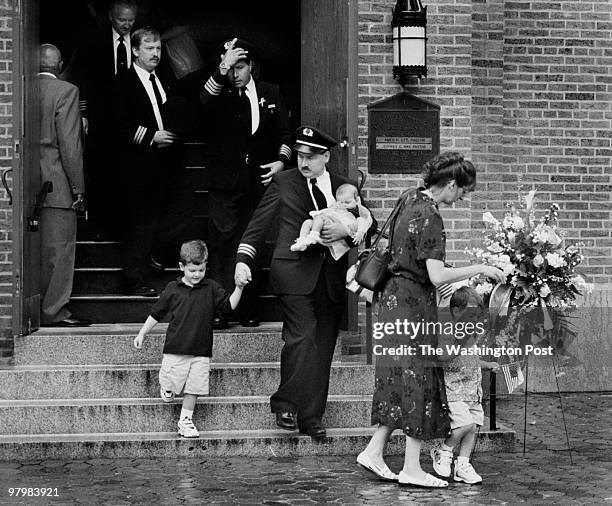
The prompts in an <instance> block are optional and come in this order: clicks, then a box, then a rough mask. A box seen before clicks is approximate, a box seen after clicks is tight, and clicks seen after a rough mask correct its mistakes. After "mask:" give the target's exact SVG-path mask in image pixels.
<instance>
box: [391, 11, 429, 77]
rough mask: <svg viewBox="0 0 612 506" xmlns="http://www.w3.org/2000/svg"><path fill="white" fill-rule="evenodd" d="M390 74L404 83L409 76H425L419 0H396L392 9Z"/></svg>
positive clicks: (422, 14)
mask: <svg viewBox="0 0 612 506" xmlns="http://www.w3.org/2000/svg"><path fill="white" fill-rule="evenodd" d="M391 27H392V28H393V77H395V78H396V79H397V80H398V81H399V83H400V84H401V85H402V86H404V85H405V84H406V83H407V82H408V80H409V76H418V77H425V76H426V75H427V33H426V27H427V7H423V4H422V2H421V0H397V3H396V4H395V9H393V19H392V21H391Z"/></svg>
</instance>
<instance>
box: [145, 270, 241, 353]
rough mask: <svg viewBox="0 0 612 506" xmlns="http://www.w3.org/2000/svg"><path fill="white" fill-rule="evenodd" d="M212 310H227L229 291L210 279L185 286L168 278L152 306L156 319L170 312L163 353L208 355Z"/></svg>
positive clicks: (228, 308)
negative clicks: (168, 280)
mask: <svg viewBox="0 0 612 506" xmlns="http://www.w3.org/2000/svg"><path fill="white" fill-rule="evenodd" d="M215 311H222V312H229V311H231V306H230V303H229V294H228V293H227V292H226V291H225V290H224V289H223V287H222V286H221V285H219V284H218V283H217V282H215V281H213V280H212V279H203V280H202V281H200V282H199V283H198V284H197V285H195V286H193V287H191V286H187V285H186V284H185V283H183V282H182V281H181V278H179V279H177V280H176V281H171V282H170V283H168V286H166V288H165V289H164V291H163V292H162V294H161V296H160V297H159V300H158V301H157V302H156V303H155V305H154V306H153V309H152V310H151V316H152V317H153V318H155V319H156V320H157V321H160V320H162V319H163V318H164V317H165V316H166V315H167V314H170V323H168V330H167V331H166V343H165V344H164V353H173V354H176V355H195V356H198V357H211V356H212V346H213V330H212V321H213V317H214V314H215Z"/></svg>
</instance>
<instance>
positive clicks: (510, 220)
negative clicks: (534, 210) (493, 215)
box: [503, 214, 525, 230]
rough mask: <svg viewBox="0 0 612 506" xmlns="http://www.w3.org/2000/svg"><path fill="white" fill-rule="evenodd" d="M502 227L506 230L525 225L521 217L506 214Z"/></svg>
mask: <svg viewBox="0 0 612 506" xmlns="http://www.w3.org/2000/svg"><path fill="white" fill-rule="evenodd" d="M503 225H504V228H505V229H506V230H523V228H524V227H525V223H524V222H523V218H521V217H520V216H517V215H514V216H513V215H511V214H506V217H505V218H504V221H503Z"/></svg>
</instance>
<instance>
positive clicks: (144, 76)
mask: <svg viewBox="0 0 612 506" xmlns="http://www.w3.org/2000/svg"><path fill="white" fill-rule="evenodd" d="M134 69H135V70H136V74H137V75H138V77H139V78H140V81H141V82H142V85H143V86H144V87H145V90H147V95H149V100H150V101H151V105H152V106H153V112H154V113H155V120H156V121H157V127H158V128H159V129H160V130H163V129H164V124H163V122H162V117H161V113H160V112H159V107H158V105H157V100H156V98H155V92H154V91H153V83H152V82H151V80H150V79H149V76H150V75H151V74H153V75H154V76H155V79H156V81H157V89H158V90H159V94H160V95H161V98H162V103H163V102H165V101H166V92H165V91H164V87H163V86H162V84H161V82H160V81H159V78H158V77H157V75H156V74H155V71H153V72H148V71H146V70H145V69H143V68H142V67H140V66H138V65H134Z"/></svg>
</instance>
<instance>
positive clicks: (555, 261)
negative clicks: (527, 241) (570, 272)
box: [546, 253, 567, 267]
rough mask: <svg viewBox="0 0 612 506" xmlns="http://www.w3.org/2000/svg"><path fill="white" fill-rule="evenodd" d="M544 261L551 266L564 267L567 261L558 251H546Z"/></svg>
mask: <svg viewBox="0 0 612 506" xmlns="http://www.w3.org/2000/svg"><path fill="white" fill-rule="evenodd" d="M546 261H547V262H548V265H550V266H551V267H565V266H566V265H567V262H566V261H565V259H564V258H563V257H562V256H561V255H559V254H558V253H546Z"/></svg>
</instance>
